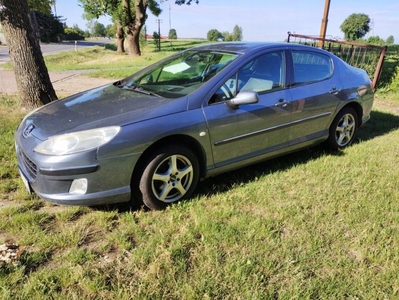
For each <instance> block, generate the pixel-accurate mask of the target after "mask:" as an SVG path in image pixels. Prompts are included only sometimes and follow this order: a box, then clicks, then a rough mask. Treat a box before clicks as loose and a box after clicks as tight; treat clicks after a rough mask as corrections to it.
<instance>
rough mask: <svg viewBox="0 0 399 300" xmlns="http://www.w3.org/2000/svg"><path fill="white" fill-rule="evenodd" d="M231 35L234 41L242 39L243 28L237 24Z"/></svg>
mask: <svg viewBox="0 0 399 300" xmlns="http://www.w3.org/2000/svg"><path fill="white" fill-rule="evenodd" d="M231 36H232V40H233V41H242V38H243V36H242V28H241V27H240V26H238V25H235V26H234V28H233V32H232V34H231Z"/></svg>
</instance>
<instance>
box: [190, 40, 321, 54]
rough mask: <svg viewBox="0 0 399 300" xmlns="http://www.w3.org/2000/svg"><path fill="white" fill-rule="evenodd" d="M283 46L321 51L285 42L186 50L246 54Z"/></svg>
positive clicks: (198, 47)
mask: <svg viewBox="0 0 399 300" xmlns="http://www.w3.org/2000/svg"><path fill="white" fill-rule="evenodd" d="M281 47H285V48H288V49H298V50H299V49H308V50H309V49H313V50H314V51H322V52H325V51H323V50H321V49H319V48H315V47H311V46H306V45H300V44H293V43H287V42H219V43H213V44H207V45H201V46H197V47H194V48H191V49H188V50H200V51H201V50H203V51H221V52H224V51H226V52H234V53H241V54H248V53H251V52H256V51H259V50H266V49H273V48H281Z"/></svg>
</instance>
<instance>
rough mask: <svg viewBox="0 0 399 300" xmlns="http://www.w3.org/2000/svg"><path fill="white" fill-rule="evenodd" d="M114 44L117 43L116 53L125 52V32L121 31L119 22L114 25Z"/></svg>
mask: <svg viewBox="0 0 399 300" xmlns="http://www.w3.org/2000/svg"><path fill="white" fill-rule="evenodd" d="M116 43H117V47H118V48H117V50H116V51H117V52H118V53H124V52H125V45H124V43H125V32H124V31H123V26H122V24H121V22H118V23H117V24H116Z"/></svg>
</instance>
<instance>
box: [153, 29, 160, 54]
mask: <svg viewBox="0 0 399 300" xmlns="http://www.w3.org/2000/svg"><path fill="white" fill-rule="evenodd" d="M152 37H153V40H154V45H155V48H156V50H157V51H161V36H160V35H159V34H158V33H157V32H156V31H154V33H153V34H152Z"/></svg>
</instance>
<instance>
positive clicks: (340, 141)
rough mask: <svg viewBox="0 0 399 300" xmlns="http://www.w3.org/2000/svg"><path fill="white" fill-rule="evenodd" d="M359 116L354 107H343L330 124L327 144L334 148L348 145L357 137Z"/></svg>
mask: <svg viewBox="0 0 399 300" xmlns="http://www.w3.org/2000/svg"><path fill="white" fill-rule="evenodd" d="M358 126H359V125H358V116H357V113H356V111H355V110H354V109H353V108H352V107H345V108H343V109H342V110H341V111H340V112H339V113H338V115H337V116H336V117H335V119H334V121H333V122H332V124H331V126H330V132H329V137H328V139H327V144H328V146H329V148H331V149H332V150H338V149H344V148H346V147H348V146H349V145H350V144H351V143H352V142H353V140H354V139H355V137H356V133H357V129H358Z"/></svg>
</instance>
